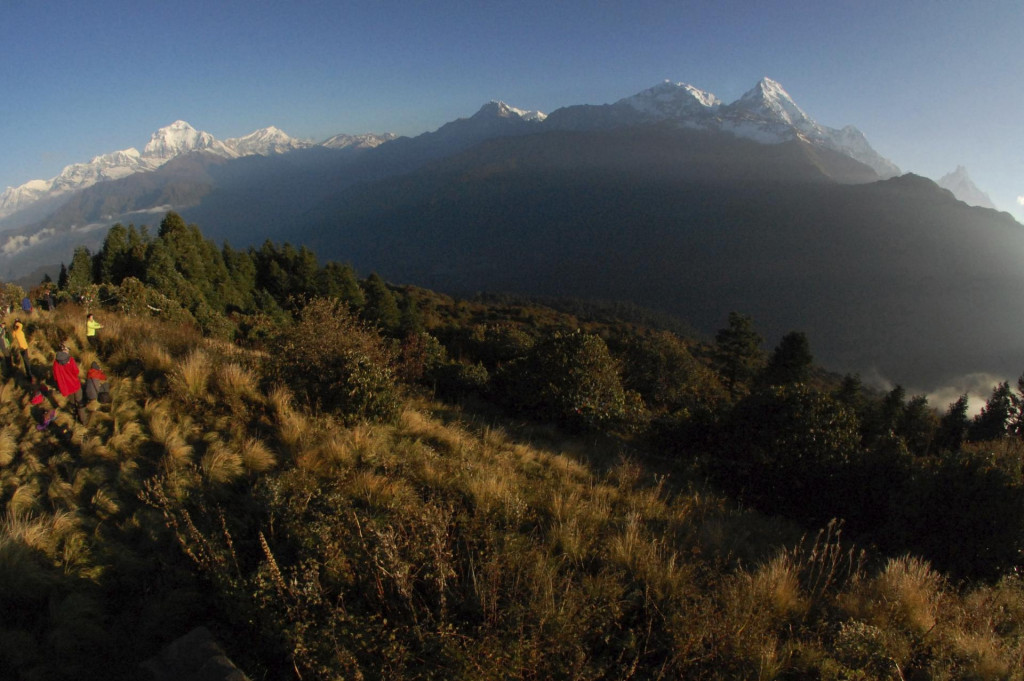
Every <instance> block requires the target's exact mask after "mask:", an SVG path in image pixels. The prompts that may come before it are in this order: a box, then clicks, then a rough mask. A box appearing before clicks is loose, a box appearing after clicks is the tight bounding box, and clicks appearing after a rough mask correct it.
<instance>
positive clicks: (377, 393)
mask: <svg viewBox="0 0 1024 681" xmlns="http://www.w3.org/2000/svg"><path fill="white" fill-rule="evenodd" d="M270 356H271V357H272V359H271V360H270V362H271V366H270V374H271V376H272V377H273V378H274V379H276V380H278V381H281V382H283V383H285V384H287V385H288V386H289V387H290V388H291V389H292V390H294V391H295V392H296V394H300V395H305V396H306V398H307V400H308V401H309V402H310V403H311V404H313V405H316V406H318V407H319V408H321V409H325V410H328V411H332V412H336V413H337V414H339V415H341V416H343V417H344V418H345V419H346V420H348V421H358V420H360V419H380V420H388V419H391V418H393V417H394V416H396V415H397V413H398V410H399V407H400V402H399V391H398V387H397V385H396V382H395V376H394V369H393V358H392V356H391V354H390V353H389V352H388V350H387V347H386V346H385V344H384V342H383V341H382V339H381V338H380V336H379V335H378V334H377V333H376V332H374V331H373V330H371V329H369V328H367V327H366V326H364V325H363V324H361V323H360V322H359V321H358V320H357V319H356V318H355V317H353V316H352V314H351V313H350V312H349V310H348V306H347V305H346V304H345V303H344V302H341V301H339V300H336V299H327V298H320V299H316V300H313V301H312V302H310V304H309V305H307V306H306V307H305V308H304V309H303V310H302V313H301V316H300V318H299V320H298V322H297V323H295V324H294V325H293V326H291V327H290V328H289V329H288V330H287V331H286V332H285V333H284V334H283V335H282V336H281V337H280V338H278V339H277V341H276V342H275V343H274V344H273V348H272V350H271V353H270Z"/></svg>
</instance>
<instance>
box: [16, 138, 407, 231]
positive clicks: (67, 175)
mask: <svg viewBox="0 0 1024 681" xmlns="http://www.w3.org/2000/svg"><path fill="white" fill-rule="evenodd" d="M395 137H396V135H394V134H392V133H387V134H383V135H373V134H366V135H335V136H334V137H331V138H330V139H328V140H326V141H324V142H323V143H321V146H324V147H327V148H330V149H348V148H358V149H370V148H373V147H376V146H378V145H380V144H383V143H384V142H387V141H390V140H392V139H394V138H395ZM312 146H316V145H315V144H314V143H313V142H312V141H309V140H302V139H296V138H294V137H291V136H290V135H288V134H287V133H285V132H283V131H282V130H280V129H278V128H276V127H274V126H270V127H267V128H263V129H262V130H256V131H255V132H251V133H249V134H248V135H244V136H242V137H232V138H229V139H226V140H223V141H221V140H218V139H217V138H215V137H214V136H213V135H211V134H210V133H208V132H203V131H201V130H196V129H195V128H193V127H192V126H191V125H189V124H188V123H186V122H185V121H181V120H178V121H175V122H174V123H171V124H170V125H168V126H166V127H163V128H160V129H159V130H157V131H156V132H154V133H153V134H152V136H151V137H150V139H149V142H148V143H147V144H146V146H145V147H144V148H143V150H142V153H139V151H138V149H135V148H134V147H132V148H129V149H124V150H122V151H115V152H113V153H109V154H103V155H101V156H97V157H95V158H93V159H92V160H91V161H89V162H88V163H75V164H72V165H69V166H67V167H65V168H64V170H62V171H61V173H60V175H58V176H56V177H54V178H51V179H49V180H32V181H30V182H26V183H25V184H23V185H21V186H19V187H8V188H7V189H6V191H4V192H3V193H2V194H0V218H4V217H7V216H9V215H12V214H13V213H16V212H18V211H21V210H24V209H26V208H29V207H30V206H32V205H33V204H35V203H36V202H39V201H42V200H44V199H50V200H53V199H56V198H58V197H61V196H63V195H66V194H69V193H71V192H74V191H77V190H81V189H86V188H88V187H91V186H93V185H95V184H97V183H99V182H104V181H108V180H118V179H121V178H124V177H128V176H130V175H134V174H135V173H141V172H147V171H152V170H156V169H157V168H159V167H161V166H162V165H164V164H165V163H167V162H168V161H170V160H172V159H175V158H178V157H179V156H183V155H184V154H188V153H192V152H206V153H210V154H213V155H215V156H220V157H223V158H228V159H234V158H240V157H243V156H253V155H260V156H269V155H272V154H285V153H288V152H292V151H296V150H299V149H307V148H309V147H312Z"/></svg>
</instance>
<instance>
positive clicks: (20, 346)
mask: <svg viewBox="0 0 1024 681" xmlns="http://www.w3.org/2000/svg"><path fill="white" fill-rule="evenodd" d="M11 341H12V343H11V349H12V352H13V353H15V354H20V355H21V359H22V361H24V362H25V376H26V377H27V378H28V380H30V381H31V380H32V367H31V366H30V365H29V363H28V340H26V339H25V325H24V324H22V323H21V320H20V319H15V320H14V326H13V327H11ZM14 361H15V363H17V358H16V357H15V360H14Z"/></svg>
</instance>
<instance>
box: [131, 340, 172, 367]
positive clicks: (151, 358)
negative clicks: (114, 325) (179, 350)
mask: <svg viewBox="0 0 1024 681" xmlns="http://www.w3.org/2000/svg"><path fill="white" fill-rule="evenodd" d="M135 355H136V356H137V357H138V358H139V361H141V362H142V366H143V368H144V369H145V370H146V371H152V372H157V373H162V374H163V373H170V371H171V369H173V368H174V358H173V357H171V353H169V352H168V351H167V348H165V347H164V346H163V345H161V344H160V343H157V342H156V341H150V340H147V341H143V342H142V343H141V344H140V345H139V347H138V350H137V351H136V353H135Z"/></svg>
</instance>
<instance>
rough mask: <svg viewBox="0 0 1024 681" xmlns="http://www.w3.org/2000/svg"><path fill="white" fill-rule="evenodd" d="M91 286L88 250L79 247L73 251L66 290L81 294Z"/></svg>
mask: <svg viewBox="0 0 1024 681" xmlns="http://www.w3.org/2000/svg"><path fill="white" fill-rule="evenodd" d="M92 284H93V278H92V256H91V255H90V254H89V249H88V248H86V247H85V246H79V247H77V248H76V249H75V254H74V255H73V256H72V258H71V267H70V268H68V280H67V290H68V291H70V292H71V293H81V292H83V291H84V290H85V289H87V288H88V287H89V286H91V285H92Z"/></svg>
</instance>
